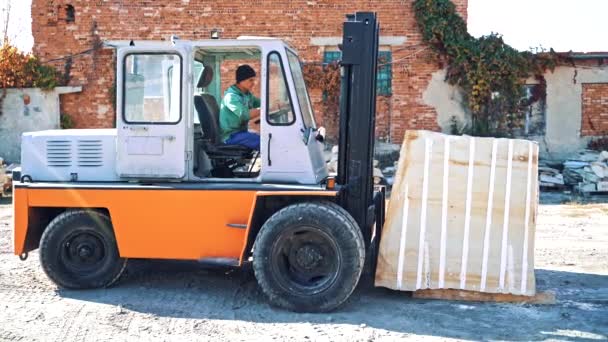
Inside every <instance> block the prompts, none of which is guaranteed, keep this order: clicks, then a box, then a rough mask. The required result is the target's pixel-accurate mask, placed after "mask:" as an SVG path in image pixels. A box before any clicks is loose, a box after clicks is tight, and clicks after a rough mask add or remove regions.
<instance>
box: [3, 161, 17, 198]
mask: <svg viewBox="0 0 608 342" xmlns="http://www.w3.org/2000/svg"><path fill="white" fill-rule="evenodd" d="M14 165H15V164H11V165H10V166H9V167H11V166H14ZM13 168H14V167H13ZM10 170H11V171H12V168H11V169H10ZM8 171H9V168H7V167H6V165H5V164H4V159H2V158H0V197H2V196H4V195H5V194H6V193H7V192H10V191H11V189H12V177H11V174H10V173H9V172H8Z"/></svg>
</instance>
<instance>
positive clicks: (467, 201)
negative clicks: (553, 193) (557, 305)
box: [375, 131, 538, 296]
mask: <svg viewBox="0 0 608 342" xmlns="http://www.w3.org/2000/svg"><path fill="white" fill-rule="evenodd" d="M537 174H538V145H537V144H536V143H535V142H531V141H527V140H513V139H495V138H478V137H468V136H449V135H444V134H441V133H435V132H428V131H407V132H406V134H405V139H404V142H403V146H402V148H401V155H400V159H399V166H398V170H397V175H396V177H395V184H394V186H393V189H392V193H391V198H390V202H389V206H388V212H387V215H386V222H385V225H384V227H383V231H382V235H381V240H380V251H379V257H378V266H377V270H376V275H375V284H376V286H382V287H387V288H391V289H395V290H403V291H416V290H421V289H458V290H466V291H478V292H487V293H508V294H514V295H526V296H533V295H534V294H535V292H536V283H535V278H534V232H535V225H536V215H537V210H538V178H537Z"/></svg>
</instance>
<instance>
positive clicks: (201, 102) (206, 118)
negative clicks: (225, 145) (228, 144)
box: [194, 65, 222, 144]
mask: <svg viewBox="0 0 608 342" xmlns="http://www.w3.org/2000/svg"><path fill="white" fill-rule="evenodd" d="M212 81H213V68H211V67H210V66H208V65H205V66H204V68H203V72H202V73H201V77H200V78H199V80H198V83H197V84H196V87H197V88H206V87H208V86H209V84H211V82H212ZM194 107H195V108H196V112H197V113H198V120H199V121H200V122H201V127H202V129H203V137H204V138H205V139H207V140H209V141H210V142H211V143H213V144H220V143H221V142H222V140H221V135H220V127H219V111H220V108H219V106H218V104H217V100H216V99H215V97H213V95H211V94H201V95H195V96H194Z"/></svg>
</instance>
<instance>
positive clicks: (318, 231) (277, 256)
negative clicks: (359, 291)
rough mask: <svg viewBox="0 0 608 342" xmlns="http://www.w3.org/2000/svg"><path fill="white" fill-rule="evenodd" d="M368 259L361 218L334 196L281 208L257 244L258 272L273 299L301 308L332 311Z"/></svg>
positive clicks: (349, 291)
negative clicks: (351, 214)
mask: <svg viewBox="0 0 608 342" xmlns="http://www.w3.org/2000/svg"><path fill="white" fill-rule="evenodd" d="M364 260H365V245H364V242H363V236H362V234H361V230H360V229H359V227H358V225H357V223H356V222H355V221H354V219H353V218H352V217H351V216H350V215H349V214H348V212H346V211H345V210H344V209H342V208H341V207H339V206H338V205H336V204H334V203H330V202H304V203H298V204H293V205H290V206H287V207H285V208H283V209H281V210H280V211H278V212H277V213H275V214H274V215H272V216H271V217H270V218H269V219H268V221H266V223H264V225H263V226H262V229H261V230H260V233H259V234H258V236H257V238H256V240H255V244H254V247H253V269H254V272H255V276H256V279H257V281H258V283H259V285H260V287H261V288H262V290H263V291H264V293H265V294H266V295H267V296H268V298H269V300H270V302H271V303H272V304H273V305H276V306H278V307H282V308H285V309H288V310H291V311H297V312H327V311H331V310H334V309H335V308H337V307H338V306H340V305H341V304H343V303H344V302H345V301H346V300H347V299H348V297H349V296H350V295H351V294H352V292H353V291H354V289H355V287H356V286H357V282H358V281H359V278H360V276H361V272H362V270H363V266H364Z"/></svg>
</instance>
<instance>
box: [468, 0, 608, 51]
mask: <svg viewBox="0 0 608 342" xmlns="http://www.w3.org/2000/svg"><path fill="white" fill-rule="evenodd" d="M468 28H469V33H471V34H472V35H473V36H475V37H479V36H481V35H486V34H489V33H490V32H497V33H500V34H502V35H503V38H504V40H505V42H506V43H507V44H509V45H511V46H512V47H514V48H516V49H518V50H529V49H530V48H531V47H539V46H542V47H544V48H546V49H549V48H553V49H554V50H555V51H557V52H567V51H574V52H606V51H608V37H607V34H608V0H469V20H468Z"/></svg>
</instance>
